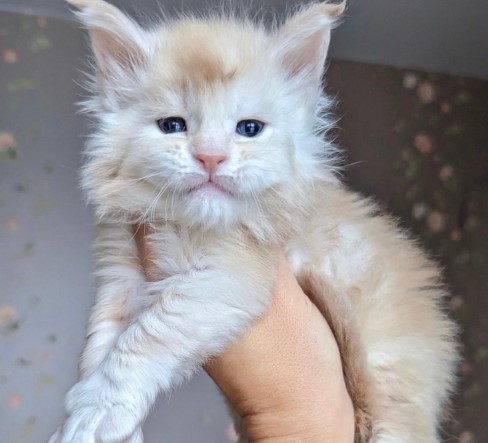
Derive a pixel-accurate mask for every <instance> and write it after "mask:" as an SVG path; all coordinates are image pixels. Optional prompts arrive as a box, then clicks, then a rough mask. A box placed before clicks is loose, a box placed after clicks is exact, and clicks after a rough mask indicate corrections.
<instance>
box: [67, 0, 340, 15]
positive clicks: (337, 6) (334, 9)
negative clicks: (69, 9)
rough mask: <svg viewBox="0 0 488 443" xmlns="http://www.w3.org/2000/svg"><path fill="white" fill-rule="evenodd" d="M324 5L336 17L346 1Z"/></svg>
mask: <svg viewBox="0 0 488 443" xmlns="http://www.w3.org/2000/svg"><path fill="white" fill-rule="evenodd" d="M68 1H69V0H68ZM324 7H325V8H326V10H327V13H328V14H329V17H331V18H337V17H340V16H341V15H342V14H344V11H345V10H346V1H345V0H344V1H343V2H342V3H337V4H326V5H324Z"/></svg>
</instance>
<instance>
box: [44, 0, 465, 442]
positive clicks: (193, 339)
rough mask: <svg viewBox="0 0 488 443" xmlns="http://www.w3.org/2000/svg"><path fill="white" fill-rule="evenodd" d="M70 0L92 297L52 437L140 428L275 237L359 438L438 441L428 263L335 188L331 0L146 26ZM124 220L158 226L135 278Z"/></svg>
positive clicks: (442, 390)
mask: <svg viewBox="0 0 488 443" xmlns="http://www.w3.org/2000/svg"><path fill="white" fill-rule="evenodd" d="M70 1H71V3H72V4H74V5H75V6H77V7H78V8H80V10H81V12H79V14H78V15H79V17H80V19H81V20H82V21H83V23H84V24H85V25H86V27H87V28H88V30H89V33H90V37H91V42H92V47H93V51H94V55H95V60H96V65H97V69H96V75H95V76H94V78H93V92H94V96H93V98H92V99H91V100H90V101H89V103H88V104H87V108H88V110H90V111H91V112H92V113H93V115H94V116H95V117H96V119H97V121H98V127H97V130H96V132H95V133H94V134H93V136H92V137H91V139H90V141H89V144H88V148H87V152H86V154H87V161H86V165H85V167H84V170H83V183H84V187H85V188H86V190H87V192H88V196H89V199H90V201H91V202H92V203H93V204H94V206H95V207H96V211H97V216H98V224H99V230H98V239H97V248H98V266H97V277H98V294H97V302H96V304H95V306H94V307H93V311H92V314H91V317H90V321H89V327H88V338H87V345H86V349H85V351H84V353H83V357H82V361H81V372H82V378H81V381H80V382H79V383H78V384H76V385H75V386H74V387H73V388H72V389H71V391H70V392H69V394H68V396H67V400H66V410H67V413H68V418H67V420H66V423H65V424H64V426H63V427H62V428H60V429H59V430H58V431H57V433H56V434H55V435H54V436H53V437H52V438H51V440H50V441H51V442H55V443H95V442H102V443H105V442H106V443H108V442H111V443H115V442H131V443H135V442H142V433H141V430H140V429H141V428H140V426H141V423H142V422H143V421H144V418H145V417H146V415H147V413H148V411H149V409H150V408H151V405H152V404H153V402H154V400H155V398H156V396H157V395H158V393H159V392H161V391H163V392H168V391H170V390H171V389H173V388H174V387H175V386H177V385H178V384H179V383H181V382H182V381H184V380H185V379H187V378H188V377H190V376H191V375H192V374H193V372H194V371H195V370H196V369H197V368H198V367H200V366H201V364H202V362H204V361H205V360H206V359H208V358H209V357H211V356H213V355H216V354H218V353H220V352H222V351H223V350H224V349H225V348H226V346H227V345H228V344H229V343H231V342H232V341H233V340H235V339H236V337H238V336H239V335H240V334H242V332H243V331H245V330H246V328H248V327H249V325H250V323H251V322H252V321H253V320H255V319H256V318H257V317H259V316H260V315H261V314H262V313H263V312H264V310H265V309H266V307H267V305H268V303H269V300H270V294H271V290H272V287H273V284H274V279H275V275H276V261H277V250H279V249H280V248H282V249H284V250H285V251H286V254H287V257H288V259H289V262H290V264H291V266H292V268H293V270H294V272H295V274H296V276H297V278H298V279H299V281H300V283H301V285H302V287H303V288H304V289H305V290H306V291H307V292H308V293H309V295H310V296H311V297H312V299H313V300H314V302H315V303H316V304H317V306H318V307H319V308H320V309H321V311H322V313H323V314H324V315H325V316H326V318H327V320H328V321H329V323H330V324H331V326H332V328H333V330H334V333H335V335H336V338H337V340H338V343H339V346H340V347H341V351H342V357H343V363H344V371H345V375H346V379H347V383H348V388H349V391H350V393H351V396H352V398H353V401H354V403H355V408H356V422H357V426H356V441H357V442H377V443H380V442H381V443H387V442H388V443H394V442H396V443H399V442H408V443H429V442H436V441H439V438H438V434H437V431H438V420H439V414H440V410H441V406H442V404H443V403H444V402H445V401H446V399H447V395H448V392H449V389H450V388H451V386H452V381H453V373H454V366H455V362H456V346H455V343H454V336H455V334H454V329H455V328H454V327H453V324H452V323H451V322H450V321H449V320H448V319H447V318H446V316H445V314H444V313H443V311H442V308H441V303H442V299H443V297H444V295H445V293H444V289H443V287H442V283H441V278H440V273H439V270H438V268H437V267H436V266H435V264H433V263H432V262H431V261H430V260H429V259H428V258H427V257H426V255H425V254H424V253H423V252H422V251H421V250H420V249H419V248H418V247H417V246H416V244H415V243H414V242H413V241H412V240H410V239H409V238H408V236H407V235H406V234H404V233H402V232H401V231H399V230H398V228H397V227H396V225H395V223H394V222H393V221H392V220H391V219H390V218H388V217H387V216H384V215H380V214H379V212H378V208H377V207H376V206H375V205H374V204H373V203H371V202H370V201H369V200H365V199H364V198H361V197H360V196H358V195H356V194H354V193H351V192H350V191H348V190H347V189H345V188H344V187H343V186H342V185H341V184H340V182H339V180H338V178H337V176H336V175H335V174H334V157H335V151H334V148H333V147H332V146H331V144H330V143H329V142H328V141H327V140H326V139H324V137H323V132H324V130H327V128H328V127H329V123H328V120H327V118H326V115H327V110H328V107H327V106H328V101H327V99H326V98H325V97H324V95H323V87H322V82H321V79H322V75H323V70H324V63H325V58H326V53H327V49H328V46H329V39H330V32H331V28H332V27H333V23H334V20H335V19H336V18H337V17H338V16H339V15H340V14H341V13H342V11H343V5H331V4H325V3H315V4H309V5H307V6H306V7H303V8H302V9H301V10H299V11H297V12H296V13H295V14H294V15H293V16H291V17H290V18H289V19H288V20H287V21H286V22H285V23H284V24H283V25H281V26H279V27H274V28H272V29H267V28H265V27H264V25H258V24H254V23H252V22H250V21H247V20H243V19H237V18H233V17H230V18H229V17H214V18H208V19H200V18H184V19H180V20H176V21H173V22H167V23H162V24H161V25H160V26H157V27H153V28H152V29H142V28H140V27H139V26H138V25H137V24H136V23H135V22H134V21H133V20H131V19H130V18H129V17H127V16H126V15H124V14H123V13H122V12H120V11H119V10H118V9H117V8H115V7H114V6H112V5H109V4H108V3H105V2H104V1H102V0H70ZM324 116H325V117H324ZM134 223H146V224H151V225H152V227H153V229H154V233H153V234H151V235H150V237H149V239H148V241H149V247H150V248H151V249H152V250H153V251H154V254H155V256H154V265H155V267H156V268H157V270H158V272H159V274H158V275H160V278H161V280H159V281H157V282H154V283H146V279H145V276H144V273H143V270H142V268H141V264H140V262H139V259H138V254H137V250H136V246H135V242H134V238H133V230H132V224H134ZM242 439H243V441H244V439H245V437H244V436H243V437H242Z"/></svg>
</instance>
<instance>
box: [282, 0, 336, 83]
mask: <svg viewBox="0 0 488 443" xmlns="http://www.w3.org/2000/svg"><path fill="white" fill-rule="evenodd" d="M344 9H345V2H342V3H340V4H330V3H313V4H311V5H307V6H304V7H303V8H302V9H300V10H299V11H298V12H297V13H296V14H294V15H293V16H291V17H290V18H289V19H288V20H287V21H286V22H285V23H284V24H283V26H282V27H281V29H280V30H279V32H278V34H277V36H276V38H277V42H276V45H277V55H278V58H279V60H280V62H281V64H282V66H283V67H284V68H285V69H286V71H288V74H289V75H290V76H291V77H298V78H299V79H300V81H301V82H303V85H304V86H305V85H307V86H311V87H314V88H317V87H320V85H321V80H322V75H323V73H324V65H325V59H326V56H327V51H328V48H329V43H330V33H331V30H332V28H333V26H334V23H335V22H336V20H337V18H338V17H339V16H340V15H341V14H342V13H343V12H344Z"/></svg>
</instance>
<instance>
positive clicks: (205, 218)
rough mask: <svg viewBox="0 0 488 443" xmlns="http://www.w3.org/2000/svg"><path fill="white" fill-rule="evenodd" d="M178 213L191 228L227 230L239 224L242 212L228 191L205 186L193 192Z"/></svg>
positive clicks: (208, 185)
mask: <svg viewBox="0 0 488 443" xmlns="http://www.w3.org/2000/svg"><path fill="white" fill-rule="evenodd" d="M177 212H179V214H178V218H181V221H183V222H184V223H187V224H188V225H190V226H195V225H198V226H201V227H202V228H204V229H219V230H227V229H229V228H231V227H232V226H234V225H235V224H236V223H238V221H239V216H240V212H241V211H240V208H239V205H238V202H237V201H236V199H235V197H233V196H232V195H231V194H230V193H229V192H228V191H227V190H226V189H224V188H221V187H219V186H215V185H212V184H205V185H201V186H198V187H197V188H195V189H193V190H191V191H190V192H189V193H188V194H187V195H186V198H185V199H184V202H183V204H182V205H181V206H180V210H179V211H178V210H177Z"/></svg>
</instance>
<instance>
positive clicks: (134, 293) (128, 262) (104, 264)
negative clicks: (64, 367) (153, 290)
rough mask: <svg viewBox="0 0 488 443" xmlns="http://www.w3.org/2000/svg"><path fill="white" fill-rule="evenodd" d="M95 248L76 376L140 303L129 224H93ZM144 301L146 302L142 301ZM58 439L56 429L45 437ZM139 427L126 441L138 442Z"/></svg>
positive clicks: (140, 278) (90, 366)
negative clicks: (92, 297) (91, 300)
mask: <svg viewBox="0 0 488 443" xmlns="http://www.w3.org/2000/svg"><path fill="white" fill-rule="evenodd" d="M95 251H96V257H97V271H96V279H97V296H96V302H95V305H94V306H93V307H92V310H91V313H90V318H89V321H88V327H87V342H86V345H85V348H84V350H83V353H82V356H81V359H80V375H81V378H85V377H87V376H89V375H90V374H92V373H93V372H95V370H96V369H97V368H98V367H99V365H100V363H101V362H102V361H103V360H104V359H105V357H106V356H107V354H108V353H109V351H110V350H111V349H112V347H113V346H114V344H115V343H116V341H117V339H118V338H119V336H120V334H121V333H122V332H123V331H124V330H125V329H126V328H127V326H128V322H129V320H130V318H131V317H133V316H134V313H135V311H136V310H137V308H139V307H140V306H141V305H143V303H142V302H141V300H138V299H139V298H140V297H144V294H143V293H142V290H141V288H142V287H143V284H144V283H145V276H144V273H143V271H142V269H141V265H140V262H139V259H138V255H137V254H138V251H137V248H136V245H135V242H134V240H133V232H132V228H131V226H128V225H125V226H124V225H118V224H101V225H99V226H97V232H96V241H95ZM146 303H147V301H146ZM59 439H60V430H58V431H57V432H56V433H55V434H54V435H53V436H52V437H51V439H50V440H49V442H50V443H56V442H57V441H59ZM142 441H143V438H142V431H141V430H140V428H139V429H138V430H137V431H136V432H135V433H134V435H133V436H132V437H131V440H128V441H127V443H142Z"/></svg>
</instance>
